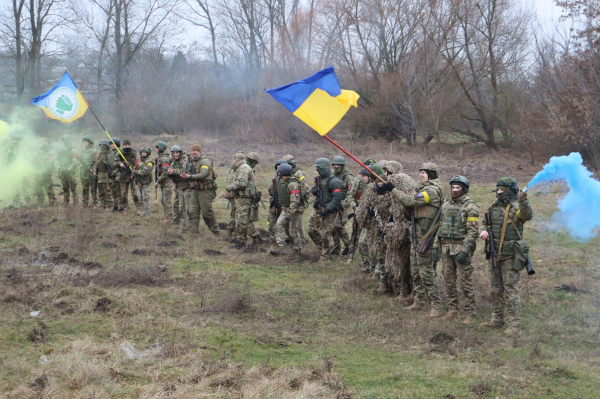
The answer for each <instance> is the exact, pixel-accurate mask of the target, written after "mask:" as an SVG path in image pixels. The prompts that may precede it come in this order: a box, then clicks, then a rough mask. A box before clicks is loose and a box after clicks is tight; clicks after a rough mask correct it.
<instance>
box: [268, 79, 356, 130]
mask: <svg viewBox="0 0 600 399" xmlns="http://www.w3.org/2000/svg"><path fill="white" fill-rule="evenodd" d="M265 91H266V92H267V93H269V94H270V95H271V96H273V98H274V99H275V100H277V101H279V102H280V103H281V104H283V106H284V107H286V108H287V109H288V111H290V112H291V113H292V114H294V115H295V116H297V117H298V118H300V119H301V120H302V121H303V122H304V123H306V124H307V125H308V126H310V127H312V128H313V129H315V130H316V131H317V132H318V133H319V134H320V135H321V136H325V135H326V134H327V133H328V132H329V131H330V130H331V129H332V128H333V127H334V126H335V125H337V124H338V122H339V121H340V120H341V119H342V117H343V116H344V115H346V112H348V110H349V109H350V106H355V107H356V106H357V104H356V102H357V101H358V98H359V97H360V96H359V95H358V93H356V92H355V91H352V90H342V88H341V86H340V83H339V82H338V80H337V77H336V76H335V72H334V70H333V67H329V68H325V69H323V70H322V71H319V72H317V73H315V74H314V75H312V76H309V77H308V78H306V79H302V80H299V81H297V82H294V83H291V84H289V85H285V86H281V87H277V88H275V89H270V90H268V89H265Z"/></svg>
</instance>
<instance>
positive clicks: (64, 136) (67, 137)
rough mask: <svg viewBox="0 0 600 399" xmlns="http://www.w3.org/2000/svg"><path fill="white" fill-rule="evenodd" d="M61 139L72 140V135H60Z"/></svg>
mask: <svg viewBox="0 0 600 399" xmlns="http://www.w3.org/2000/svg"><path fill="white" fill-rule="evenodd" d="M62 139H63V141H65V140H66V141H73V136H71V135H70V134H65V135H63V136H62Z"/></svg>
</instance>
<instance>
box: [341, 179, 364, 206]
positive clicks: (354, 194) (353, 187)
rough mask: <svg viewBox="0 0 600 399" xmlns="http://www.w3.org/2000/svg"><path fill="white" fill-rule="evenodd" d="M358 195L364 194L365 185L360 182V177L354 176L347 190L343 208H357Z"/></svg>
mask: <svg viewBox="0 0 600 399" xmlns="http://www.w3.org/2000/svg"><path fill="white" fill-rule="evenodd" d="M359 192H360V195H362V193H364V192H365V183H364V182H363V180H362V176H356V177H355V178H354V179H353V180H352V183H351V184H350V188H349V189H348V194H347V195H346V199H345V200H344V203H343V205H344V208H350V209H354V208H356V207H357V206H358V202H359V200H358V194H359Z"/></svg>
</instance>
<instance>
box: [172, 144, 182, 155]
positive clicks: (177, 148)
mask: <svg viewBox="0 0 600 399" xmlns="http://www.w3.org/2000/svg"><path fill="white" fill-rule="evenodd" d="M171 152H178V153H180V154H181V153H183V149H182V148H181V146H178V145H174V146H173V147H171Z"/></svg>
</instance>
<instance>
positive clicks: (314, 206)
mask: <svg viewBox="0 0 600 399" xmlns="http://www.w3.org/2000/svg"><path fill="white" fill-rule="evenodd" d="M313 208H315V209H319V202H318V201H315V203H314V204H313Z"/></svg>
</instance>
